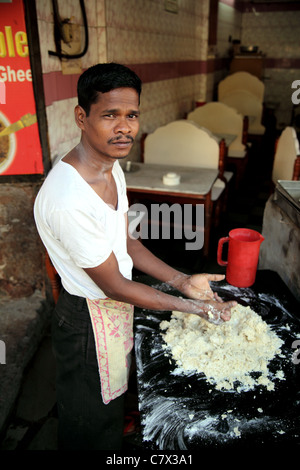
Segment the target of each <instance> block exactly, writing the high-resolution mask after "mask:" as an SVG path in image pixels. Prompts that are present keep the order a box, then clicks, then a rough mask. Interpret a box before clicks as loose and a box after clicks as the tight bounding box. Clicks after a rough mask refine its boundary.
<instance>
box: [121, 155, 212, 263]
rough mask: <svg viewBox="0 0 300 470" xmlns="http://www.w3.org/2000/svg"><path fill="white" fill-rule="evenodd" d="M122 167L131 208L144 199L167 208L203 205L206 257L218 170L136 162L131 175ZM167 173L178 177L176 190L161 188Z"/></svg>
mask: <svg viewBox="0 0 300 470" xmlns="http://www.w3.org/2000/svg"><path fill="white" fill-rule="evenodd" d="M122 167H123V169H124V173H125V178H126V186H127V195H128V201H129V205H130V206H131V205H132V204H133V203H134V202H137V201H141V200H143V199H147V200H150V201H155V202H159V203H163V202H166V203H169V204H173V203H178V204H192V205H196V204H204V246H203V253H204V256H207V255H208V251H209V236H210V229H211V217H212V208H213V203H212V200H211V190H212V187H213V184H214V183H215V181H216V179H217V177H218V170H217V169H207V168H194V167H184V166H175V165H157V164H148V163H136V162H132V163H131V166H130V171H126V166H122ZM167 173H176V174H178V175H180V183H179V184H177V185H176V186H169V185H166V184H164V183H163V176H164V175H166V174H167Z"/></svg>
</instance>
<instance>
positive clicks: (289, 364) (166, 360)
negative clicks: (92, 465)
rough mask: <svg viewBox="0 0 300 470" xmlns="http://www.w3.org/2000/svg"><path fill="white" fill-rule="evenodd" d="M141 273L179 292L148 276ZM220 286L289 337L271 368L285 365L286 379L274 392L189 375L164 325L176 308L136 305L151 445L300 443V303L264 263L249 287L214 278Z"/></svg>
mask: <svg viewBox="0 0 300 470" xmlns="http://www.w3.org/2000/svg"><path fill="white" fill-rule="evenodd" d="M136 280H137V281H138V282H142V283H145V284H147V285H151V286H154V287H156V288H158V289H160V290H162V291H164V292H167V293H169V294H170V293H171V294H174V295H178V294H176V291H173V290H172V289H171V288H170V287H169V286H166V285H165V284H162V283H159V282H157V281H155V280H154V279H152V278H149V277H148V276H142V275H140V276H137V279H136ZM212 288H213V290H214V291H216V292H218V294H219V295H220V297H222V298H223V299H224V300H230V299H234V300H236V301H237V302H239V303H240V304H242V305H244V306H247V305H249V306H250V307H251V308H252V310H254V311H255V312H256V313H258V314H259V315H260V316H261V317H262V319H263V320H264V321H265V322H266V323H267V324H269V325H270V326H271V328H272V330H273V331H275V332H276V334H277V335H278V336H279V337H280V338H281V339H282V340H283V341H284V344H283V346H282V347H281V354H280V355H278V356H275V358H273V359H272V360H271V361H270V363H269V367H268V368H269V371H270V373H272V371H273V374H275V373H276V371H277V370H278V368H279V369H281V370H282V371H283V372H284V376H285V377H284V380H279V379H276V380H275V381H274V383H275V389H274V390H273V391H269V390H266V388H265V387H263V386H261V385H257V386H255V388H254V389H253V390H249V391H244V392H238V391H236V390H231V391H220V390H217V389H216V388H215V387H214V386H213V385H212V384H209V383H208V382H207V381H206V379H205V376H204V374H201V373H196V372H194V373H193V372H190V373H188V374H183V373H182V372H181V371H180V369H178V367H177V366H176V364H175V361H174V360H173V359H172V356H171V354H170V353H168V352H167V351H166V350H165V349H164V347H163V346H164V340H163V338H162V335H161V333H162V331H161V330H160V327H159V325H160V322H161V321H163V320H169V319H170V317H171V312H153V311H148V310H143V309H136V310H135V321H134V334H135V357H136V368H137V382H138V400H139V409H140V415H141V427H142V439H143V445H144V448H145V449H146V450H149V451H153V450H189V451H199V450H200V451H201V449H203V450H207V449H209V450H210V449H220V450H224V449H225V450H226V449H230V450H232V449H233V450H234V449H239V450H241V449H243V448H265V449H267V448H273V447H274V449H286V448H292V449H294V448H297V449H298V450H300V447H299V443H300V391H299V385H300V363H299V362H300V352H299V351H298V354H296V355H295V352H296V353H297V350H296V349H295V346H296V344H298V348H299V343H300V341H299V340H300V316H299V303H298V302H297V301H296V299H295V298H294V297H293V296H292V294H291V293H290V291H289V290H288V289H287V287H286V285H285V284H284V283H283V282H282V280H281V278H280V277H279V276H278V274H277V273H275V272H273V271H269V270H261V271H260V270H259V271H258V272H257V277H256V281H255V284H254V285H253V286H252V287H249V288H237V287H234V286H231V285H229V284H228V283H227V282H226V281H222V282H218V283H216V282H215V283H212ZM297 338H298V340H297ZM295 342H296V343H295ZM293 354H294V356H293ZM295 358H296V359H298V360H296V359H295ZM237 427H238V429H239V432H240V435H238V433H236V432H235V429H236V428H237Z"/></svg>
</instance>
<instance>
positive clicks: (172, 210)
mask: <svg viewBox="0 0 300 470" xmlns="http://www.w3.org/2000/svg"><path fill="white" fill-rule="evenodd" d="M148 224H149V225H150V229H151V230H150V232H151V233H150V239H151V240H159V239H160V238H161V239H163V240H170V239H171V238H172V239H175V240H181V239H183V238H186V239H187V240H194V241H193V242H190V243H186V244H185V246H186V249H187V250H200V249H201V248H203V243H204V205H203V204H197V205H196V206H193V205H192V204H184V205H180V204H173V205H171V206H169V205H168V204H151V213H150V217H149V215H148V209H147V207H146V206H144V205H143V204H138V203H137V204H133V205H132V206H131V207H130V208H129V211H128V231H129V236H130V237H131V238H132V239H135V240H136V239H138V238H141V239H142V240H148V237H149V233H148V232H149V230H148ZM171 225H172V228H173V232H172V234H171V231H170V228H171ZM138 226H139V230H137V227H138ZM193 228H195V229H194V230H193ZM183 235H184V236H183Z"/></svg>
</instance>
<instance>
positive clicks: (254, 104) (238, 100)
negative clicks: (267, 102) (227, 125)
mask: <svg viewBox="0 0 300 470" xmlns="http://www.w3.org/2000/svg"><path fill="white" fill-rule="evenodd" d="M219 101H220V102H221V103H224V104H226V105H227V106H230V107H231V108H234V109H236V110H237V111H238V113H240V114H242V116H248V118H249V127H248V132H249V134H256V135H257V134H258V135H262V134H264V132H265V127H264V126H263V125H262V124H261V120H262V113H263V105H262V103H261V102H260V101H259V99H258V98H256V96H255V95H252V94H251V93H250V92H249V91H245V90H236V91H232V92H231V93H228V94H227V95H225V96H224V97H223V98H222V99H221V100H219Z"/></svg>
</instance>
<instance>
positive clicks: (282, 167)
mask: <svg viewBox="0 0 300 470" xmlns="http://www.w3.org/2000/svg"><path fill="white" fill-rule="evenodd" d="M299 178H300V150H299V142H298V139H297V134H296V131H295V129H294V128H293V127H290V126H288V127H286V128H285V129H284V130H283V131H282V133H281V135H280V137H279V138H278V139H277V140H276V143H275V155H274V162H273V170H272V182H273V185H274V186H275V185H276V183H277V181H278V180H288V181H289V180H294V181H298V180H299Z"/></svg>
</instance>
